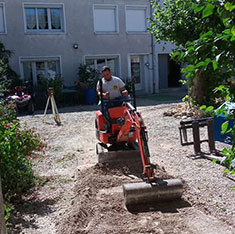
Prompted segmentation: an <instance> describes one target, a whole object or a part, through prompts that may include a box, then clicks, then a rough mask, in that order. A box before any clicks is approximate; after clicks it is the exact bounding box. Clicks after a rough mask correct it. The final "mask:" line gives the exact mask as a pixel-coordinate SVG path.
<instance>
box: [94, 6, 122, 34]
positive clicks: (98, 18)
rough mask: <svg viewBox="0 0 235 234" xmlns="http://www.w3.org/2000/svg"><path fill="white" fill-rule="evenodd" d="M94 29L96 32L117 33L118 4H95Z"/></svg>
mask: <svg viewBox="0 0 235 234" xmlns="http://www.w3.org/2000/svg"><path fill="white" fill-rule="evenodd" d="M93 15H94V31H95V32H96V33H117V32H118V20H117V18H118V17H117V6H112V5H94V9H93Z"/></svg>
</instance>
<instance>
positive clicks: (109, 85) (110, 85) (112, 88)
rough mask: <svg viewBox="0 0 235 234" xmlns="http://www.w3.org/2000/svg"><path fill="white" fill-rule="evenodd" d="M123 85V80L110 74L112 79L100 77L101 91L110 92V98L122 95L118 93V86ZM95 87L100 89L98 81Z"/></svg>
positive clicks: (121, 86)
mask: <svg viewBox="0 0 235 234" xmlns="http://www.w3.org/2000/svg"><path fill="white" fill-rule="evenodd" d="M124 86H125V84H124V82H123V81H122V80H121V79H120V78H118V77H116V76H112V79H111V80H110V81H106V80H105V79H104V78H102V89H103V93H105V92H110V94H109V95H110V99H114V98H117V97H120V96H122V95H121V93H120V88H123V87H124ZM96 89H97V90H99V89H100V82H99V81H98V83H97V86H96Z"/></svg>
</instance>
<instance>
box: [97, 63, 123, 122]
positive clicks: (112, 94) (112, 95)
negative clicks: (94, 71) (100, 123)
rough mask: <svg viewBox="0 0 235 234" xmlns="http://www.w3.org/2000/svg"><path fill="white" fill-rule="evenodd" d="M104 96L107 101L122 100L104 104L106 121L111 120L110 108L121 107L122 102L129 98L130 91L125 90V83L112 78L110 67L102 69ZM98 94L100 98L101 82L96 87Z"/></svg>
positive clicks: (117, 78) (114, 77)
mask: <svg viewBox="0 0 235 234" xmlns="http://www.w3.org/2000/svg"><path fill="white" fill-rule="evenodd" d="M101 71H102V76H103V78H102V91H103V93H102V95H103V98H104V99H105V100H120V102H118V101H117V102H115V101H114V102H112V101H110V102H108V101H105V102H104V112H105V113H104V115H105V117H106V119H109V114H108V109H109V108H110V107H114V106H119V105H120V103H122V102H121V100H122V99H123V97H124V98H127V97H128V91H127V90H126V88H125V84H124V82H123V81H122V80H121V79H120V78H119V77H116V76H112V74H111V70H110V68H109V67H108V66H104V67H102V70H101ZM96 90H97V93H98V95H99V97H100V96H101V91H100V81H98V83H97V86H96Z"/></svg>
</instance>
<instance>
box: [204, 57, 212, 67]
mask: <svg viewBox="0 0 235 234" xmlns="http://www.w3.org/2000/svg"><path fill="white" fill-rule="evenodd" d="M210 62H211V59H210V58H207V59H206V60H205V65H206V66H207V65H208V64H209V63H210Z"/></svg>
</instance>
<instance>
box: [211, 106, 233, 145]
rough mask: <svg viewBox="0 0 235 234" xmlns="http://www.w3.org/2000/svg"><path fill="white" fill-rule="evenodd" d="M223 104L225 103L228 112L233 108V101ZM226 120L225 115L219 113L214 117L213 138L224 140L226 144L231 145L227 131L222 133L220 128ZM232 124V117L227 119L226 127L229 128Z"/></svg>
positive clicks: (230, 138)
mask: <svg viewBox="0 0 235 234" xmlns="http://www.w3.org/2000/svg"><path fill="white" fill-rule="evenodd" d="M223 105H226V109H227V110H228V112H230V111H231V110H233V109H234V107H235V106H234V105H235V103H224V104H223ZM225 121H227V120H226V116H224V115H223V114H221V115H220V116H215V117H214V139H215V141H220V142H224V143H226V144H230V145H232V137H231V135H230V134H229V133H226V134H223V133H222V130H221V125H222V124H223V123H224V122H225ZM233 125H234V119H232V120H229V125H228V129H229V128H231V127H232V126H233Z"/></svg>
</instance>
